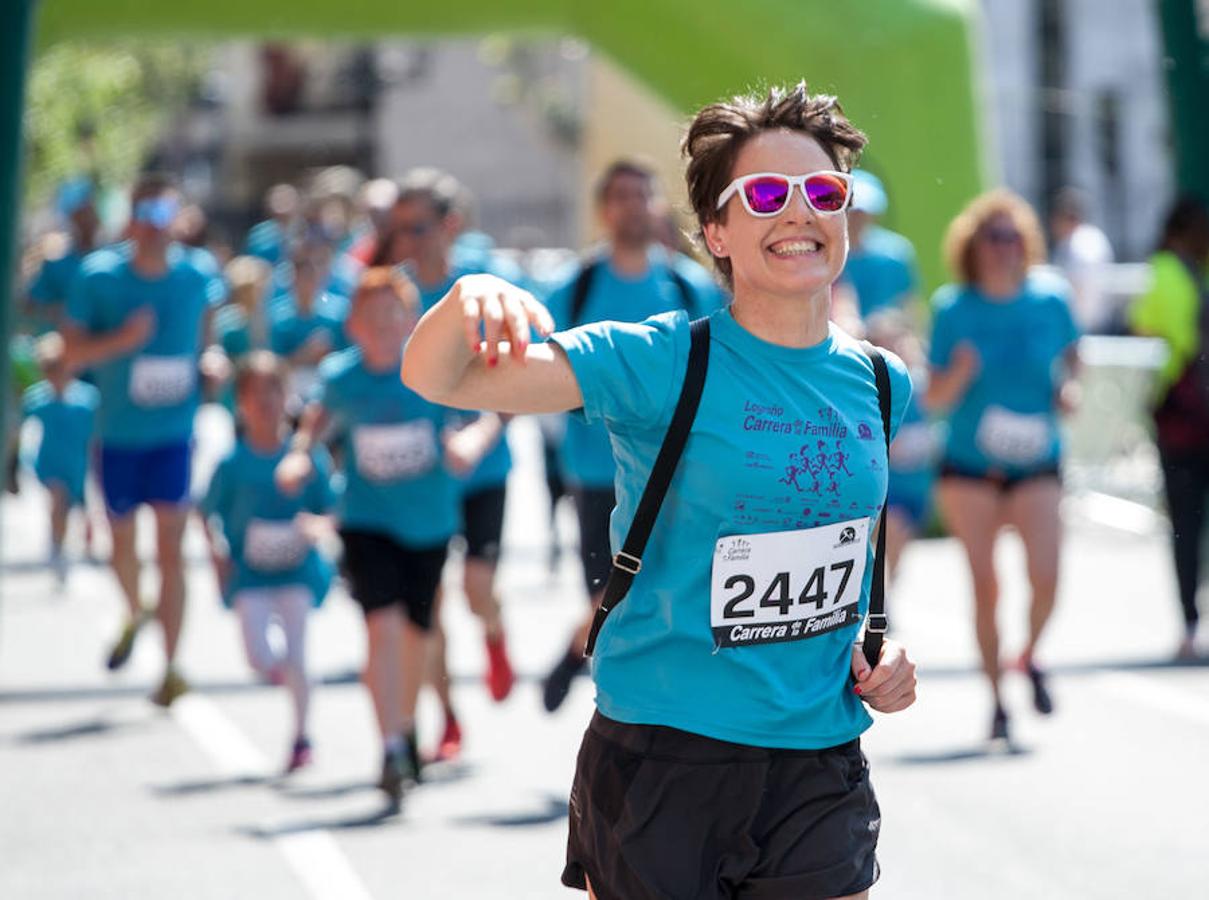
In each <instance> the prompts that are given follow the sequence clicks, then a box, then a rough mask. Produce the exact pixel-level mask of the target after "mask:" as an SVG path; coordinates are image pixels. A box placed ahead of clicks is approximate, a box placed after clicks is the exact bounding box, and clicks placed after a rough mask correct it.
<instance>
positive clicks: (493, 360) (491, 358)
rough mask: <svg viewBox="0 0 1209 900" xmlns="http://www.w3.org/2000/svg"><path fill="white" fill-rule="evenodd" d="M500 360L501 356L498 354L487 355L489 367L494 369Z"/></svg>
mask: <svg viewBox="0 0 1209 900" xmlns="http://www.w3.org/2000/svg"><path fill="white" fill-rule="evenodd" d="M499 361H500V358H499V357H498V356H489V357H487V366H488V368H491V369H494V368H495V366H496V364H497V363H498V362H499Z"/></svg>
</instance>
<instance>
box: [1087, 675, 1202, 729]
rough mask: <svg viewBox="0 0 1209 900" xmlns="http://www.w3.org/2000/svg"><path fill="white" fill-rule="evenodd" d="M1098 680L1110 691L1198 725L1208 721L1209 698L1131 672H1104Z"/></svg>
mask: <svg viewBox="0 0 1209 900" xmlns="http://www.w3.org/2000/svg"><path fill="white" fill-rule="evenodd" d="M1097 683H1098V684H1099V685H1100V686H1102V687H1105V688H1107V689H1108V690H1109V691H1111V692H1112V693H1114V694H1116V695H1118V696H1120V697H1123V698H1127V699H1129V700H1132V701H1134V702H1135V703H1140V704H1142V705H1143V706H1149V707H1150V708H1152V709H1157V710H1160V711H1162V712H1165V713H1169V714H1171V715H1173V716H1176V717H1177V718H1181V719H1185V720H1187V721H1189V722H1193V723H1195V724H1197V725H1206V724H1209V697H1202V696H1201V695H1199V694H1196V693H1194V692H1192V691H1189V690H1185V689H1183V688H1181V687H1178V686H1173V685H1171V684H1169V683H1166V682H1162V683H1160V682H1159V681H1158V680H1157V679H1154V678H1150V677H1147V676H1145V675H1135V674H1133V673H1131V672H1105V673H1104V674H1103V675H1101V676H1100V677H1099V678H1098V679H1097Z"/></svg>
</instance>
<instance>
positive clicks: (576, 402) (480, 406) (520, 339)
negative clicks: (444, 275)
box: [402, 275, 583, 413]
mask: <svg viewBox="0 0 1209 900" xmlns="http://www.w3.org/2000/svg"><path fill="white" fill-rule="evenodd" d="M553 330H554V320H553V319H552V318H551V317H550V313H549V312H547V311H546V308H545V307H544V306H542V305H541V304H540V303H538V302H537V300H536V299H534V297H533V296H532V295H531V294H529V293H528V292H527V291H523V290H521V289H520V288H518V287H516V286H514V285H512V284H509V283H508V282H507V281H504V280H503V279H501V278H496V277H495V276H493V275H467V276H464V277H462V278H459V279H458V280H457V281H456V282H454V285H453V287H452V288H451V289H450V291H449V293H448V294H446V295H445V296H444V297H443V298H441V301H440V302H439V303H437V304H436V306H434V307H433V308H432V309H430V310H429V311H428V312H427V313H425V315H424V318H422V319H421V320H420V323H419V324H418V325H417V326H416V330H415V332H414V333H413V334H412V336H411V339H410V340H409V341H408V342H407V349H406V351H405V352H404V354H403V371H402V378H403V383H404V384H406V385H407V386H408V387H409V388H411V389H412V390H413V391H415V392H416V393H418V394H420V395H421V396H423V397H425V398H426V399H428V400H431V401H432V402H433V403H439V404H441V405H443V406H452V407H456V408H459V409H473V410H493V411H495V412H505V413H547V412H562V411H564V410H568V409H575V408H577V407H579V406H582V405H583V397H582V395H581V394H580V391H579V384H578V382H576V380H575V374H574V372H572V370H571V364H570V363H568V362H567V358H566V356H564V355H563V353H562V351H561V350H559V349H558V348H557V347H556V346H554V345H553V344H549V343H542V344H533V343H531V342H530V339H529V336H530V333H531V331H536V332H537V333H538V334H539V335H541V336H542V337H548V336H549V335H550V333H551V332H553Z"/></svg>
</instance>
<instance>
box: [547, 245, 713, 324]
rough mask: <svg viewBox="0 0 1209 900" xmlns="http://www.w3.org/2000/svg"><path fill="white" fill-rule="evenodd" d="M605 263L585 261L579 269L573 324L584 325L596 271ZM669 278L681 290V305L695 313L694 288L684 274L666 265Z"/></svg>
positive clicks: (574, 294)
mask: <svg viewBox="0 0 1209 900" xmlns="http://www.w3.org/2000/svg"><path fill="white" fill-rule="evenodd" d="M602 265H604V260H601V259H594V260H592V261H591V262H585V263H584V264H583V267H582V268H581V269H580V270H579V275H578V276H577V277H576V279H575V285H574V286H573V287H572V288H571V325H572V326H575V325H582V324H584V323H583V321H582V320H583V315H584V309H586V308H587V305H588V294H589V292H590V291H591V290H592V281H593V279H595V278H596V273H597V272H598V271H599V270H600V267H601V266H602ZM664 269H665V271H666V272H667V276H668V278H670V279H671V282H672V284H674V285H675V286H676V290H677V291H679V292H680V305H681V306H682V307H683V308H684V309H685V310H687V311H688V313H689V315H692V313H693V305H694V301H693V289H692V287H691V286H690V285H689V283H688V279H686V278H685V277H684V276H683V275H681V274H680V273H679V272H677V271H676V270H675V269H674V268H673V267H672V265H671V263H670V261H669V263H668V265H666V266H664Z"/></svg>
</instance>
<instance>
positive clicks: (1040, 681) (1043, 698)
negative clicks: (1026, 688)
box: [1024, 662, 1054, 716]
mask: <svg viewBox="0 0 1209 900" xmlns="http://www.w3.org/2000/svg"><path fill="white" fill-rule="evenodd" d="M1024 674H1026V675H1027V676H1028V680H1029V681H1030V682H1031V683H1032V685H1033V707H1034V708H1035V709H1036V710H1037V712H1039V713H1041V715H1043V716H1048V715H1049V714H1050V713H1052V712H1053V711H1054V700H1053V698H1052V697H1051V696H1050V694H1049V688H1048V687H1047V686H1046V684H1045V681H1046V678H1045V673H1044V672H1042V671H1041V670H1040V669H1038V668H1037V667H1036V666H1035V665H1033V664H1032V663H1031V662H1030V663H1028V664H1027V665H1026V666H1025V667H1024Z"/></svg>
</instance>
